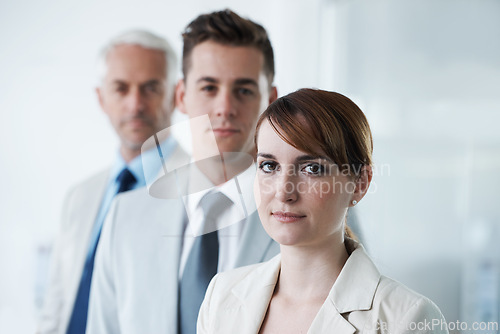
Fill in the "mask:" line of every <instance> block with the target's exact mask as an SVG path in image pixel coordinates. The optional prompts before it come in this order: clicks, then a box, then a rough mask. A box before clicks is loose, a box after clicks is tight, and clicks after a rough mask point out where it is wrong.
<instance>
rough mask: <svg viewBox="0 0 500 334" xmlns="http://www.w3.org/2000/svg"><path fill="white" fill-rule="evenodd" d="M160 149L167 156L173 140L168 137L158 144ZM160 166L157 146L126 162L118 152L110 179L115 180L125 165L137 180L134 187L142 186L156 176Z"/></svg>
mask: <svg viewBox="0 0 500 334" xmlns="http://www.w3.org/2000/svg"><path fill="white" fill-rule="evenodd" d="M160 148H161V151H162V153H163V156H164V157H168V156H169V155H170V154H171V153H172V152H173V150H174V148H175V140H174V139H173V138H172V137H168V138H167V139H166V140H164V141H163V142H162V143H161V144H160ZM161 166H162V161H161V158H160V156H159V154H158V148H157V147H153V148H151V149H149V150H147V151H145V152H142V154H140V155H138V156H137V157H135V158H134V159H132V161H130V162H129V163H128V164H127V163H126V162H125V160H124V159H123V157H122V155H121V154H120V152H118V154H117V157H116V159H115V163H114V164H113V166H112V167H111V174H110V176H111V180H112V181H114V182H116V178H117V176H118V174H120V172H121V171H122V170H123V169H124V168H125V167H127V168H128V170H129V171H130V172H131V173H132V174H133V175H134V177H135V178H136V180H137V183H136V187H143V186H145V185H146V182H150V181H152V180H154V179H155V178H156V176H157V175H158V172H159V171H160V168H161Z"/></svg>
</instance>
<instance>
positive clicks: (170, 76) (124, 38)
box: [97, 29, 177, 101]
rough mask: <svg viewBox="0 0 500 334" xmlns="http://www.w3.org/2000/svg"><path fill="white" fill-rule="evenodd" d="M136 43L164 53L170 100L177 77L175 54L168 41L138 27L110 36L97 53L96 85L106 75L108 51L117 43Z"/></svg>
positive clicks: (169, 99)
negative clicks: (97, 77) (97, 79)
mask: <svg viewBox="0 0 500 334" xmlns="http://www.w3.org/2000/svg"><path fill="white" fill-rule="evenodd" d="M123 44H126V45H138V46H141V47H143V48H145V49H152V50H159V51H162V52H163V53H164V54H165V60H166V62H167V66H166V70H167V73H166V84H167V87H166V89H167V98H168V101H171V99H172V98H173V95H174V90H175V89H174V87H175V83H176V79H177V56H176V54H175V51H174V49H173V48H172V46H171V45H170V43H169V42H168V41H167V40H166V39H165V38H163V37H160V36H158V35H156V34H153V33H152V32H149V31H146V30H140V29H134V30H128V31H125V32H123V33H121V34H120V35H118V36H116V37H114V38H112V39H111V40H110V41H109V42H108V44H106V45H105V46H104V47H103V48H102V49H101V52H100V53H99V57H98V59H97V70H98V76H99V82H98V85H101V84H102V81H103V79H104V76H105V75H106V70H107V64H106V57H107V56H108V53H109V52H110V51H111V50H113V48H114V47H116V46H118V45H123Z"/></svg>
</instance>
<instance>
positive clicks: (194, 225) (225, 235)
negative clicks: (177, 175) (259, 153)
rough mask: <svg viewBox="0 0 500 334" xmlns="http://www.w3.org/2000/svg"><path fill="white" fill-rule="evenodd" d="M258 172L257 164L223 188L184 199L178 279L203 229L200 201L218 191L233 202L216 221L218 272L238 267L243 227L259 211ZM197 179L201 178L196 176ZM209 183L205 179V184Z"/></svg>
mask: <svg viewBox="0 0 500 334" xmlns="http://www.w3.org/2000/svg"><path fill="white" fill-rule="evenodd" d="M255 171H256V166H255V164H251V165H250V167H248V168H247V169H246V170H245V171H244V172H242V173H240V174H239V175H237V176H235V177H234V178H232V179H230V180H229V181H227V182H226V183H224V184H222V185H220V186H214V187H212V188H210V189H205V190H202V191H198V192H196V193H193V194H188V195H187V196H184V197H183V200H184V205H185V207H186V210H187V216H188V219H187V221H186V222H185V226H184V228H185V229H184V239H183V247H182V254H181V262H180V270H179V279H180V278H181V277H182V274H183V273H184V267H185V265H186V261H187V259H188V256H189V253H190V251H191V248H192V246H193V243H194V237H196V236H197V235H199V234H200V233H199V231H201V230H202V228H203V226H202V225H203V222H204V213H203V210H202V208H201V206H200V202H201V200H202V199H203V197H204V196H205V195H206V194H207V193H209V192H214V191H219V192H221V193H222V194H224V195H226V196H227V197H228V198H229V199H230V200H231V201H232V205H231V206H229V207H228V208H227V209H226V210H224V211H223V212H222V213H221V215H220V216H219V217H218V219H217V226H218V228H219V232H218V236H219V263H218V268H217V272H223V271H226V270H229V269H233V268H234V267H235V264H236V256H237V254H238V249H239V241H240V237H241V235H242V232H243V227H244V224H245V222H246V220H247V218H248V217H249V216H250V215H251V214H252V213H253V212H255V210H256V206H255V201H254V198H253V180H254V177H255ZM197 177H198V178H199V177H200V176H199V175H197ZM193 179H195V178H190V181H191V180H193ZM206 181H207V180H204V182H206Z"/></svg>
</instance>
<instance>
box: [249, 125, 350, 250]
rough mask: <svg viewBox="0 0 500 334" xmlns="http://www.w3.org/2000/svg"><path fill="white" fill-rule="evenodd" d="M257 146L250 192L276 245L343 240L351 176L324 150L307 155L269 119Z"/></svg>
mask: <svg viewBox="0 0 500 334" xmlns="http://www.w3.org/2000/svg"><path fill="white" fill-rule="evenodd" d="M257 146H258V154H257V167H258V169H257V176H256V179H255V188H254V192H255V199H256V201H257V206H258V211H259V216H260V219H261V221H262V224H263V226H264V229H265V230H266V232H267V233H268V234H269V235H270V236H271V237H272V238H273V239H274V240H275V241H276V242H278V243H279V244H281V245H294V246H320V245H321V244H324V243H331V242H336V241H339V242H343V235H344V224H343V221H344V218H345V215H346V211H347V209H348V207H349V203H350V202H351V198H352V197H353V193H354V189H355V183H354V182H353V179H352V178H351V177H349V176H347V175H343V174H342V172H341V171H339V169H338V167H337V165H336V164H335V163H334V162H333V161H331V160H330V159H329V158H328V157H326V155H324V154H321V156H311V155H310V154H308V153H305V152H302V151H299V150H297V149H296V148H294V147H293V146H291V145H289V144H287V143H286V142H285V141H283V140H282V139H281V138H280V137H279V136H278V134H277V133H276V132H275V131H274V130H273V128H272V127H271V125H270V124H269V122H268V121H264V122H263V123H262V125H261V127H260V129H259V135H258V142H257ZM320 152H322V151H320Z"/></svg>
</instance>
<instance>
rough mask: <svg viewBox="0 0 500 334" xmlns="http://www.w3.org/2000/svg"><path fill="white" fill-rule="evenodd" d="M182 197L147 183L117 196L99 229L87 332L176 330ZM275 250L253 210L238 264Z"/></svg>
mask: <svg viewBox="0 0 500 334" xmlns="http://www.w3.org/2000/svg"><path fill="white" fill-rule="evenodd" d="M185 219H186V212H185V207H184V203H183V202H182V201H181V200H174V199H169V200H166V199H156V198H153V197H151V196H150V195H149V194H148V191H147V190H146V189H140V190H136V191H132V192H129V193H126V194H123V195H120V196H118V197H117V198H116V200H115V202H114V205H113V208H112V209H111V210H110V213H109V215H108V220H107V221H106V223H105V226H104V230H103V232H102V235H101V241H100V243H99V248H98V250H97V255H96V263H95V269H94V275H93V279H92V288H91V296H90V309H89V316H88V321H87V333H90V334H109V333H121V334H137V333H162V334H177V317H178V316H177V307H178V305H177V304H178V280H179V264H180V258H181V250H182V248H181V247H182V242H183V228H184V227H183V226H184V221H185ZM278 252H279V245H278V244H277V243H275V242H274V241H273V240H272V239H271V238H270V237H269V236H268V235H267V234H266V232H265V231H264V229H263V228H262V226H261V223H260V220H259V218H258V215H257V213H256V212H255V213H253V214H252V215H250V216H249V218H248V219H247V221H246V222H245V226H244V227H243V234H242V236H241V239H240V247H239V252H238V255H237V261H236V266H244V265H249V264H253V263H257V262H262V261H266V260H268V259H270V258H272V257H273V256H275V255H276V254H277V253H278Z"/></svg>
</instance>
